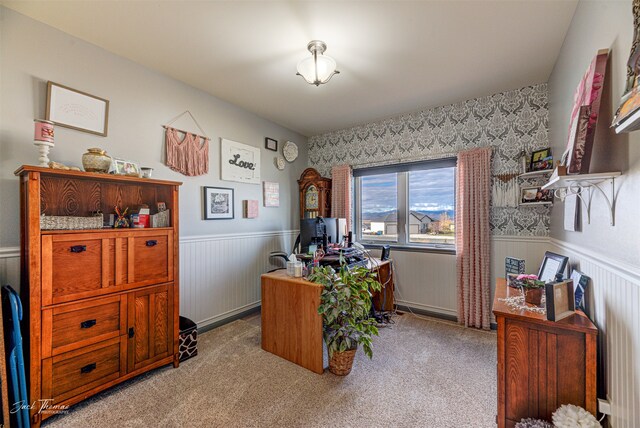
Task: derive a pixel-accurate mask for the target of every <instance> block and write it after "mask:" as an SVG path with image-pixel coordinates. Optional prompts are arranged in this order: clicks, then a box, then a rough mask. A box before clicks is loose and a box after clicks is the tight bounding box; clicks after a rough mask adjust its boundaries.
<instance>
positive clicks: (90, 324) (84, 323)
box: [80, 320, 96, 328]
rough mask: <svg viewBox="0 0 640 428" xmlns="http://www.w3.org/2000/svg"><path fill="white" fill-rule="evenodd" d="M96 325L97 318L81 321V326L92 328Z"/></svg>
mask: <svg viewBox="0 0 640 428" xmlns="http://www.w3.org/2000/svg"><path fill="white" fill-rule="evenodd" d="M94 325H96V320H86V321H82V322H81V323H80V328H91V327H93V326H94Z"/></svg>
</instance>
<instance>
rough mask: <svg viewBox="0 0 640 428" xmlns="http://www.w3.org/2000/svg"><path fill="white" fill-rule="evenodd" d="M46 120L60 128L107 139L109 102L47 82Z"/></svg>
mask: <svg viewBox="0 0 640 428" xmlns="http://www.w3.org/2000/svg"><path fill="white" fill-rule="evenodd" d="M45 118H46V119H47V120H50V121H52V122H53V123H55V124H56V125H58V126H64V127H65V128H71V129H75V130H77V131H83V132H88V133H90V134H96V135H101V136H103V137H106V136H107V127H108V123H109V100H105V99H104V98H100V97H96V96H95V95H91V94H87V93H86V92H81V91H78V90H76V89H72V88H69V87H67V86H63V85H60V84H59V83H54V82H47V110H46V113H45Z"/></svg>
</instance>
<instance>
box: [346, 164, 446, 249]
mask: <svg viewBox="0 0 640 428" xmlns="http://www.w3.org/2000/svg"><path fill="white" fill-rule="evenodd" d="M455 169H456V160H455V158H454V159H441V160H435V161H425V162H414V163H408V164H402V165H392V166H383V167H374V168H365V169H356V170H355V171H354V177H355V194H356V198H355V214H356V215H355V217H356V218H355V220H356V231H357V239H358V241H360V242H363V243H369V244H386V243H390V244H395V245H398V246H407V247H424V248H438V249H453V248H454V244H455V234H454V232H455V229H454V228H455V223H454V219H455Z"/></svg>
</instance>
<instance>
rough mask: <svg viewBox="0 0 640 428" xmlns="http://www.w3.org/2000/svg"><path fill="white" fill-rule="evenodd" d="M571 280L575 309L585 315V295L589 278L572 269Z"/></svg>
mask: <svg viewBox="0 0 640 428" xmlns="http://www.w3.org/2000/svg"><path fill="white" fill-rule="evenodd" d="M571 279H572V280H573V294H574V296H575V301H576V303H575V308H576V309H580V310H581V311H582V312H584V313H587V302H586V299H587V298H586V296H585V294H586V292H587V286H588V285H589V281H590V280H591V278H589V277H588V276H587V275H585V274H583V273H582V272H580V271H579V270H576V269H574V270H573V272H571Z"/></svg>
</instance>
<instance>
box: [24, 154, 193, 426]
mask: <svg viewBox="0 0 640 428" xmlns="http://www.w3.org/2000/svg"><path fill="white" fill-rule="evenodd" d="M16 175H18V176H19V177H20V204H21V265H22V276H21V287H20V288H21V295H22V301H23V305H24V307H25V317H24V321H23V322H24V327H23V331H24V334H25V336H26V337H25V338H24V342H25V350H26V355H25V366H26V369H27V377H28V379H29V385H28V394H29V402H31V403H32V402H37V401H38V400H41V399H52V400H53V402H50V403H49V404H51V405H56V406H58V405H73V404H75V403H78V402H79V401H82V400H84V399H86V398H88V397H89V396H91V395H94V394H96V393H98V392H100V391H102V390H104V389H107V388H109V387H111V386H113V385H115V384H117V383H120V382H122V381H124V380H127V379H130V378H132V377H134V376H137V375H139V374H141V373H143V372H145V371H148V370H151V369H154V368H157V367H160V366H162V365H166V364H170V363H172V364H173V365H174V367H178V341H179V321H178V319H179V318H178V316H179V305H178V302H179V299H178V289H179V287H178V236H179V235H178V187H179V186H180V184H181V183H179V182H173V181H162V180H151V179H142V178H134V177H125V176H115V175H108V174H96V173H87V172H77V171H61V170H54V169H49V168H40V167H32V166H23V167H21V168H20V169H18V170H17V171H16ZM157 202H164V203H165V204H166V206H167V208H168V209H170V220H171V223H170V225H169V227H159V228H145V229H133V228H129V229H90V230H42V229H41V227H40V225H41V224H40V215H41V214H45V215H47V216H80V217H86V216H89V215H91V212H94V211H102V212H103V213H112V212H113V210H114V206H116V205H117V206H119V207H121V208H123V209H124V208H126V207H130V208H132V209H133V208H135V207H137V206H139V205H142V204H146V205H148V206H149V207H150V208H151V210H152V213H153V212H155V208H156V204H157ZM27 314H28V315H27ZM35 407H37V406H35ZM49 416H51V414H48V413H42V414H41V413H39V409H37V408H35V409H31V420H32V425H33V426H36V427H37V426H39V425H40V423H41V422H42V420H44V419H46V418H48V417H49Z"/></svg>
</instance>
